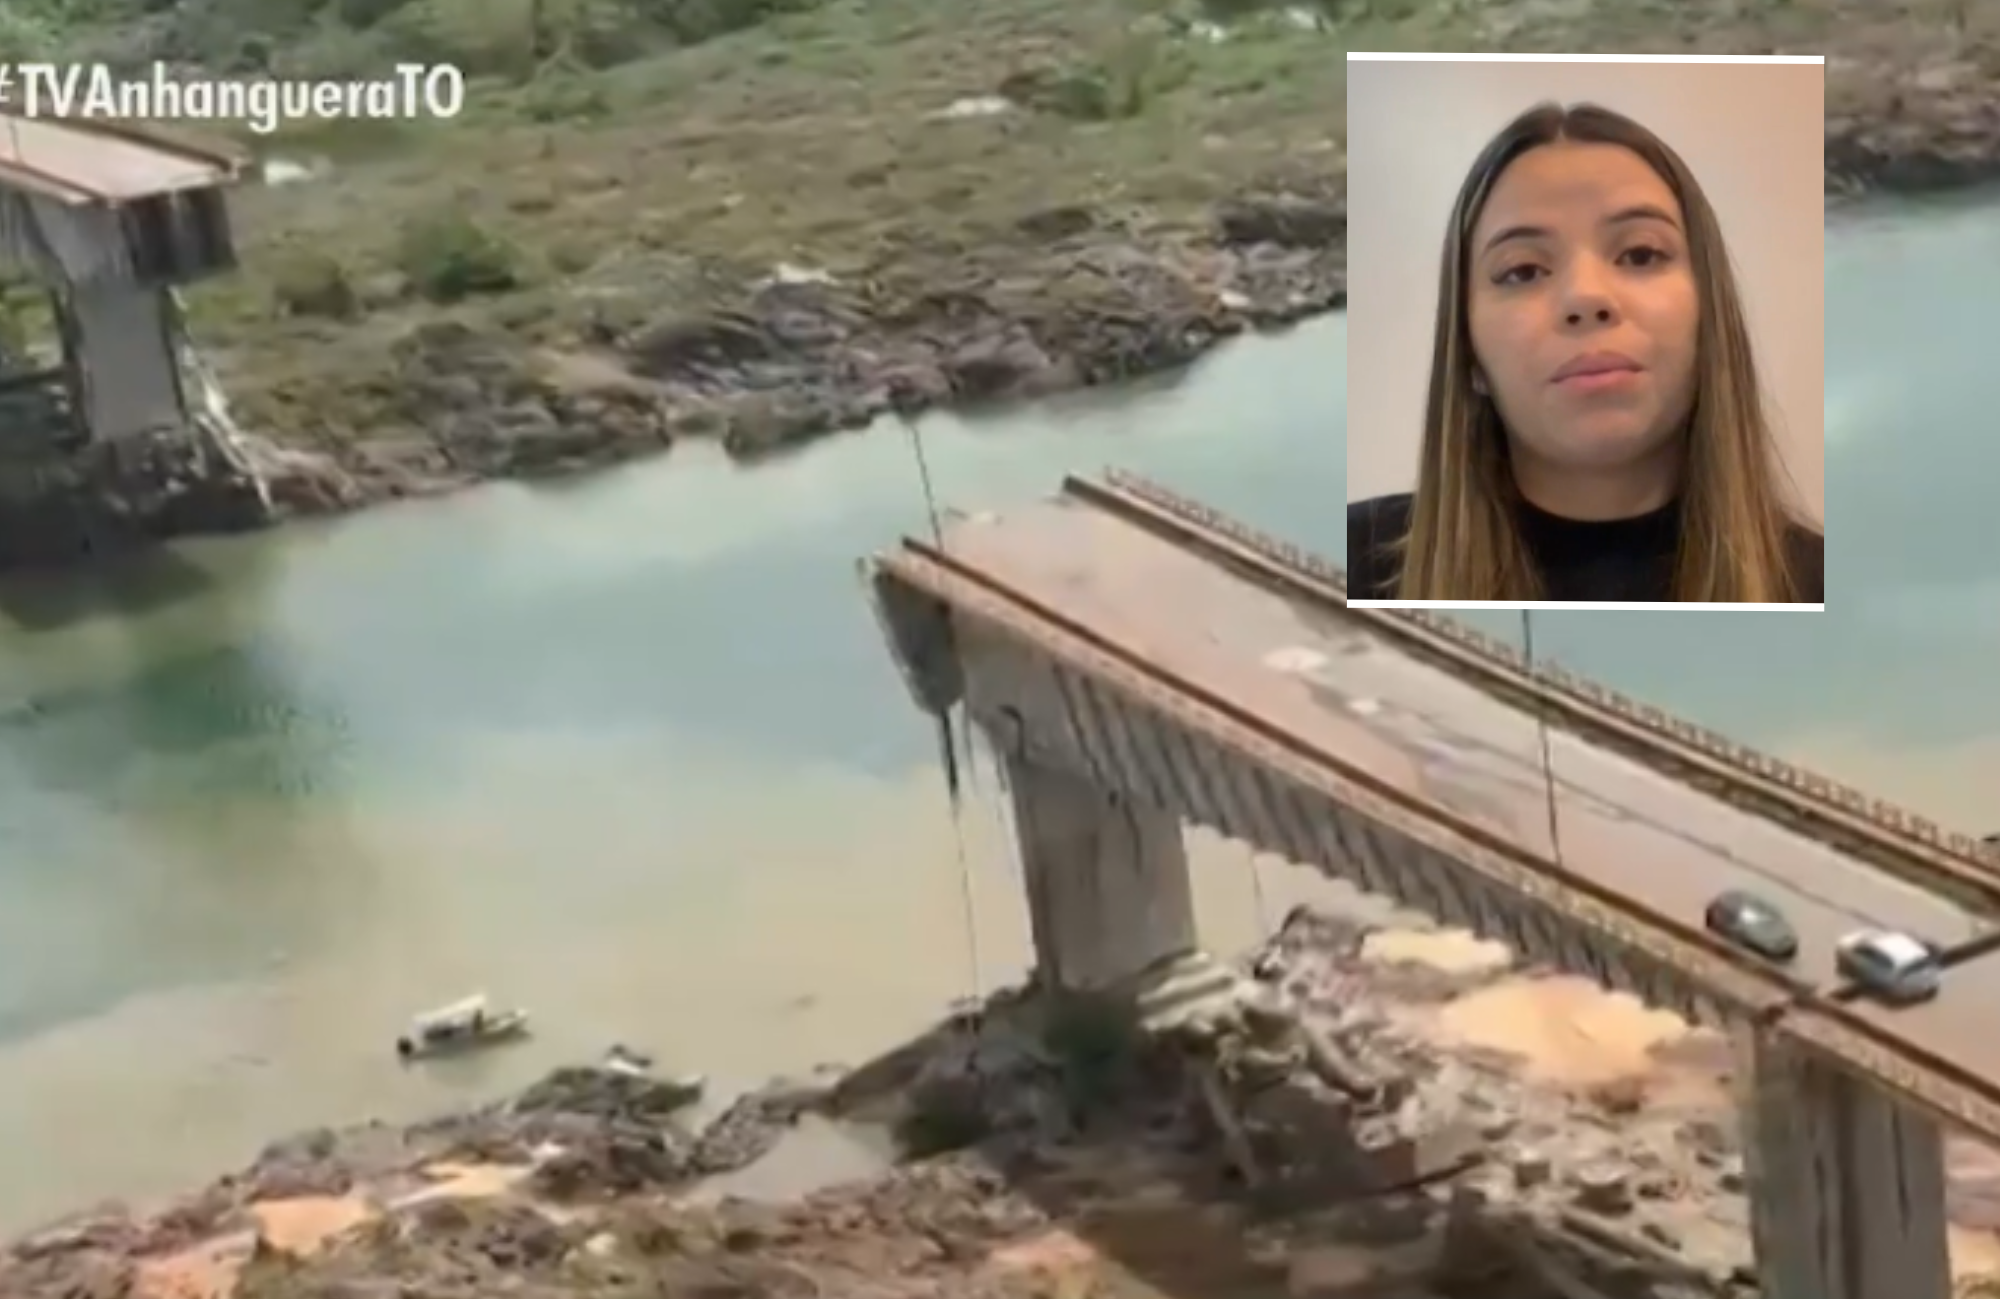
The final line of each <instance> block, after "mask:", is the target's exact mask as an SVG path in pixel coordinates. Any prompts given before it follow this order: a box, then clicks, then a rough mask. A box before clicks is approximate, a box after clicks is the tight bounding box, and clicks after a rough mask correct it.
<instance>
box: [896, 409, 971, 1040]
mask: <svg viewBox="0 0 2000 1299" xmlns="http://www.w3.org/2000/svg"><path fill="white" fill-rule="evenodd" d="M899 396H900V395H899ZM896 418H898V419H900V420H901V421H902V422H903V429H904V431H905V432H907V433H908V434H909V436H910V450H911V452H912V453H913V454H914V455H915V457H916V461H917V480H918V482H919V483H920V484H921V485H922V487H923V492H924V510H925V513H927V514H928V515H929V516H930V525H931V540H932V543H933V544H935V545H936V546H937V548H938V550H940V551H942V550H943V549H944V520H943V517H942V516H941V515H940V513H939V511H938V503H937V491H936V488H935V487H934V486H933V485H932V482H931V466H930V460H929V458H928V457H926V456H925V455H924V436H923V432H922V431H921V430H920V429H919V428H918V427H917V421H916V419H915V412H914V409H913V407H912V405H911V403H910V402H909V401H908V400H907V399H906V398H904V399H898V400H896ZM952 714H953V710H952V709H950V708H945V709H942V710H940V711H939V713H938V715H937V724H938V758H939V761H940V762H941V763H942V765H943V767H944V784H945V796H946V797H947V798H949V799H950V800H951V830H952V838H953V840H954V843H955V846H956V849H957V853H958V888H959V905H960V910H961V911H962V913H963V915H962V920H963V923H964V925H965V948H966V960H967V962H968V963H969V965H970V967H971V968H970V970H969V971H968V978H967V982H968V983H969V984H970V986H971V993H970V1001H971V1005H970V1007H969V1009H968V1011H967V1012H966V1015H965V1018H966V1021H967V1023H968V1024H971V1025H975V1026H976V1025H977V1023H978V1021H979V1019H980V1017H981V1015H982V1014H983V1012H984V1010H985V1006H986V989H985V963H984V962H983V961H982V960H981V959H980V952H979V908H978V902H977V898H976V893H977V890H976V888H975V886H974V882H973V878H972V855H971V853H970V851H969V850H968V848H967V846H966V841H965V787H966V784H967V783H968V782H967V779H966V778H967V776H969V775H970V774H971V772H972V771H973V757H972V735H971V730H972V728H971V727H970V726H967V727H964V728H963V730H964V731H965V735H964V737H963V742H962V747H961V739H960V736H959V730H960V729H961V728H959V727H955V726H953V725H952Z"/></svg>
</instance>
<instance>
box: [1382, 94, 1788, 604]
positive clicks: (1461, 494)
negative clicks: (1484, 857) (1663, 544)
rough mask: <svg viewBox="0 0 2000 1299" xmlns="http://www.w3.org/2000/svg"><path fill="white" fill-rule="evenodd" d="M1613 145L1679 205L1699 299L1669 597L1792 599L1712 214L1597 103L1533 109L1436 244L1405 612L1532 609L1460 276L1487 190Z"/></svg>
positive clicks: (1782, 523)
mask: <svg viewBox="0 0 2000 1299" xmlns="http://www.w3.org/2000/svg"><path fill="white" fill-rule="evenodd" d="M1565 140H1567V141H1575V142H1578V143H1589V144H1613V145H1618V146H1619V147H1621V148H1625V149H1629V150H1631V151H1632V152H1633V153H1635V154H1637V155H1639V157H1640V158H1641V159H1643V160H1644V161H1645V163H1646V165H1647V166H1649V167H1651V168H1652V169H1653V171H1654V172H1655V173H1657V174H1658V175H1659V177H1660V179H1661V180H1663V181H1664V182H1666V184H1667V186H1668V188H1669V189H1671V190H1672V191H1673V193H1674V197H1675V198H1676V199H1678V200H1679V201H1680V205H1681V212H1682V215H1683V217H1684V218H1685V220H1686V222H1687V239H1688V253H1689V260H1690V262H1691V264H1692V267H1693V272H1694V278H1695V284H1696V287H1697V290H1698V296H1699V300H1700V315H1699V321H1700V324H1699V330H1698V333H1697V336H1696V348H1695V371H1694V375H1695V400H1694V408H1693V413H1692V414H1691V415H1690V416H1689V419H1688V426H1687V431H1686V434H1685V438H1686V451H1685V455H1684V464H1683V469H1682V475H1681V495H1680V502H1681V505H1680V508H1681V521H1680V543H1679V551H1678V553H1677V554H1676V556H1675V560H1674V568H1673V599H1675V600H1679V601H1713V602H1735V603H1771V604H1782V603H1786V602H1788V601H1792V600H1796V599H1798V598H1799V593H1798V591H1797V590H1796V582H1795V580H1794V576H1793V574H1792V573H1791V571H1790V568H1789V566H1788V565H1787V563H1786V535H1787V531H1788V528H1789V527H1790V526H1791V525H1792V523H1793V518H1792V514H1791V511H1790V510H1789V509H1788V508H1787V506H1786V504H1785V499H1786V498H1785V493H1784V491H1783V478H1782V469H1781V467H1780V465H1779V463H1778V461H1777V460H1776V458H1775V456H1774V454H1773V452H1772V446H1771V433H1770V428H1769V426H1768V424H1767V422H1766V419H1765V414H1764V407H1763V398H1762V390H1761V389H1760V387H1759V386H1758V382H1757V369H1756V359H1755V357H1754V356H1753V355H1752V354H1751V350H1750V331H1749V329H1748V327H1747V326H1746V324H1745V323H1744V318H1743V303H1742V298H1741V296H1740V295H1739V294H1738V292H1737V288H1736V277H1735V276H1734V274H1732V272H1731V270H1730V266H1729V256H1728V253H1727V251H1726V250H1725V248H1724V246H1723V241H1722V229H1721V226H1720V224H1719V223H1718V222H1717V221H1716V217H1715V210H1714V209H1713V208H1711V207H1710V206H1709V204H1708V199H1707V197H1706V196H1705V195H1704V194H1703V193H1702V191H1701V186H1700V185H1698V184H1697V183H1696V182H1695V178H1694V175H1693V173H1691V172H1690V171H1689V170H1688V168H1687V164H1686V163H1684V162H1682V161H1681V159H1680V156H1679V155H1678V154H1676V153H1675V152H1674V151H1673V150H1672V149H1671V148H1669V147H1668V146H1667V144H1666V143H1665V142H1664V141H1662V140H1661V139H1660V138H1659V137H1657V136H1655V135H1654V134H1653V133H1652V132H1651V131H1648V130H1647V129H1646V128H1645V127H1643V126H1640V125H1639V124H1638V123H1637V122H1634V121H1632V120H1631V119H1630V118H1627V117H1624V116H1621V115H1620V114H1618V113H1614V112H1612V111H1611V110H1610V109H1607V108H1601V107H1599V106H1597V105H1595V104H1576V105H1572V106H1570V107H1567V108H1565V107H1564V106H1562V105H1561V104H1556V103H1545V104H1538V105H1536V106H1535V107H1534V108H1531V109H1529V110H1528V111H1527V112H1525V113H1523V114H1521V115H1520V116H1519V117H1517V118H1515V119H1514V120H1513V121H1512V122H1511V123H1509V124H1508V125H1507V127H1506V129H1504V130H1502V131H1501V132H1500V134H1498V135H1497V136H1495V137H1494V138H1493V140H1492V141H1491V142H1490V143H1489V144H1488V145H1487V146H1486V148H1485V150H1484V151H1483V152H1481V153H1480V155H1479V157H1478V159H1477V160H1476V161H1474V163H1473V164H1472V170H1471V171H1470V172H1469V173H1468V174H1467V176H1466V178H1465V184H1464V185H1463V186H1462V187H1461V188H1460V190H1459V192H1458V201H1457V203H1456V204H1454V206H1453V208H1452V214H1451V224H1450V226H1449V227H1448V229H1447V230H1446V232H1445V242H1444V260H1443V268H1442V271H1441V274H1440V276H1439V282H1438V310H1437V336H1436V342H1435V345H1434V347H1433V350H1432V354H1431V382H1430V394H1429V398H1428V401H1427V403H1426V408H1425V411H1424V444H1423V458H1422V462H1421V465H1420V467H1419V472H1418V479H1417V490H1416V497H1415V500H1414V501H1413V502H1412V505H1411V510H1410V530H1409V533H1408V534H1407V535H1406V536H1405V537H1404V538H1403V539H1402V542H1401V559H1402V563H1401V572H1400V574H1399V575H1398V578H1397V583H1396V595H1397V597H1398V598H1399V599H1404V600H1531V599H1535V598H1536V597H1538V596H1539V595H1540V594H1541V590H1540V579H1539V577H1538V575H1537V573H1536V571H1535V565H1534V562H1533V560H1532V558H1531V557H1530V556H1529V554H1528V548H1527V544H1526V543H1525V542H1524V541H1523V540H1522V538H1521V536H1520V533H1519V531H1518V530H1517V527H1516V523H1515V518H1516V515H1515V506H1516V500H1517V496H1518V492H1517V489H1516V487H1515V485H1514V478H1513V473H1512V471H1511V469H1510V468H1509V465H1508V449H1507V435H1506V430H1505V429H1504V428H1503V427H1502V426H1501V422H1500V414H1499V411H1498V410H1497V409H1496V408H1495V407H1494V405H1493V402H1492V401H1491V400H1490V399H1489V398H1487V397H1483V396H1481V395H1480V394H1479V393H1478V392H1477V391H1475V390H1474V388H1473V383H1472V376H1473V352H1472V335H1471V330H1470V326H1469V324H1468V311H1467V277H1468V274H1469V259H1470V244H1471V240H1472V231H1473V227H1474V226H1475V225H1476V224H1477V223H1478V221H1479V217H1480V214H1481V212H1482V211H1483V210H1484V209H1485V206H1486V201H1487V198H1488V196H1489V195H1490V194H1491V193H1492V190H1493V185H1494V183H1495V181H1497V180H1498V179H1499V177H1500V174H1501V173H1502V172H1503V171H1505V170H1506V169H1507V167H1508V165H1509V164H1510V163H1512V162H1513V161H1514V160H1515V159H1516V158H1518V157H1520V156H1521V155H1522V154H1524V153H1526V152H1527V151H1528V150H1530V149H1534V148H1538V147H1540V146H1542V145H1545V144H1553V143H1555V142H1557V141H1565Z"/></svg>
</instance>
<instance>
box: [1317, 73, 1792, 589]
mask: <svg viewBox="0 0 2000 1299" xmlns="http://www.w3.org/2000/svg"><path fill="white" fill-rule="evenodd" d="M1347 539H1348V564H1349V573H1348V579H1349V586H1350V591H1351V592H1352V594H1353V595H1355V596H1356V597H1357V598H1361V599H1402V600H1603V601H1715V602H1724V601H1727V602H1744V603H1757V604H1782V603H1806V604H1818V603H1820V602H1821V601H1822V600H1823V598H1824V597H1823V566H1824V549H1825V542H1824V538H1823V537H1822V536H1821V535H1820V533H1819V532H1818V531H1817V530H1816V529H1814V528H1812V527H1811V526H1809V525H1807V524H1805V523H1803V522H1801V521H1800V520H1799V519H1797V518H1796V517H1794V515H1793V514H1792V513H1791V512H1790V510H1789V509H1788V508H1787V506H1786V503H1785V494H1784V491H1783V485H1782V470H1781V468H1780V466H1779V463H1778V461H1777V458H1776V456H1775V454H1774V452H1773V448H1772V444H1771V432H1770V428H1769V426H1768V424H1767V423H1766V420H1765V415H1764V408H1763V404H1762V395H1761V393H1760V391H1759V389H1758V385H1757V376H1756V366H1755V362H1754V359H1753V358H1752V356H1751V353H1750V337H1749V331H1748V329H1747V328H1746V327H1745V324H1744V319H1743V306H1742V302H1741V299H1740V298H1739V296H1738V294H1737V290H1736V282H1735V278H1734V277H1733V275H1732V274H1731V272H1730V268H1729V258H1728V254H1727V252H1726V251H1725V249H1724V247H1723V243H1722V232H1721V230H1720V228H1719V227H1718V225H1717V223H1716V218H1715V213H1714V211H1713V210H1712V209H1711V208H1710V207H1709V205H1708V200H1707V199H1706V198H1705V197H1703V195H1702V192H1701V187H1700V186H1699V185H1697V184H1696V183H1695V179H1694V177H1693V176H1692V175H1691V174H1690V173H1689V172H1688V169H1687V165H1686V164H1685V163H1683V162H1682V161H1681V159H1680V157H1679V156H1678V155H1676V154H1675V153H1674V151H1673V150H1672V149H1670V148H1668V147H1667V146H1666V144H1664V143H1663V142H1661V141H1660V140H1659V139H1658V138H1657V137H1655V136H1654V135H1653V134H1652V133H1651V132H1649V131H1647V130H1646V129H1645V128H1644V127H1642V126H1640V125H1639V124H1638V123H1636V122H1633V121H1631V120H1630V119H1628V118H1625V117H1622V116H1620V115H1619V114H1617V113H1614V112H1611V111H1610V110H1608V109H1604V108H1599V107H1597V106H1595V105H1589V104H1583V105H1577V106H1575V107H1571V108H1564V107H1562V106H1561V105H1558V104H1552V103H1551V104H1543V105H1540V106H1538V107H1535V108H1532V109H1530V110H1529V111H1527V112H1526V113H1523V114H1522V115H1521V116H1520V117H1518V118H1516V119H1515V120H1514V121H1513V122H1512V123H1511V124H1510V125H1509V126H1508V127H1507V128H1506V129H1505V130H1503V131H1501V132H1500V134H1499V135H1498V136H1497V137H1495V138H1494V140H1493V142H1492V143H1490V144H1488V145H1487V146H1486V149H1485V151H1484V152H1482V153H1481V154H1480V155H1479V158H1478V160H1477V161H1475V162H1474V163H1473V165H1472V172H1471V174H1470V175H1468V176H1467V177H1466V179H1465V184H1464V186H1463V187H1462V188H1461V189H1460V190H1459V195H1458V201H1457V203H1456V205H1455V206H1454V208H1453V211H1452V218H1451V225H1450V228H1449V230H1448V232H1447V233H1446V236H1445V248H1444V265H1443V271H1442V278H1441V281H1440V284H1439V287H1438V317H1437V337H1436V343H1435V347H1434V350H1433V352H1432V356H1431V382H1430V394H1429V400H1428V403H1427V407H1426V410H1425V413H1424V442H1423V459H1422V463H1421V465H1420V467H1419V472H1418V478H1417V490H1416V492H1415V493H1414V494H1413V495H1399V496H1382V497H1377V498H1375V499H1374V500H1369V501H1362V502H1359V503H1358V504H1353V505H1350V506H1348V510H1347Z"/></svg>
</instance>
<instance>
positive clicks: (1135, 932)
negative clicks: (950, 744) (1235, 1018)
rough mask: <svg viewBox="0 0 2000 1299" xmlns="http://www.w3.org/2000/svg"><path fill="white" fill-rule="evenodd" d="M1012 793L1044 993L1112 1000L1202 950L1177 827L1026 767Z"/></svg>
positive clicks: (1085, 784) (1049, 771)
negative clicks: (1111, 995)
mask: <svg viewBox="0 0 2000 1299" xmlns="http://www.w3.org/2000/svg"><path fill="white" fill-rule="evenodd" d="M1007 788H1008V792H1009V795H1010V797H1011V798H1012V801H1013V810H1014V833H1015V837H1016V839H1017V840H1018V846H1019V851H1020V856H1021V868H1022V873H1023V875H1024V877H1025V879H1026V886H1027V893H1028V916H1029V923H1030V925H1031V927H1032V929H1033V932H1034V940H1035V963H1036V967H1037V970H1038V972H1039V975H1040V978H1041V981H1042V985H1043V986H1044V987H1045V988H1048V989H1051V990H1058V989H1059V990H1062V991H1068V992H1086V993H1099V992H1108V991H1111V990H1113V989H1118V988H1123V987H1128V986H1130V985H1131V984H1132V983H1133V981H1134V980H1136V979H1138V978H1139V977H1140V976H1142V975H1144V974H1146V973H1147V972H1148V971H1152V970H1157V969H1160V968H1163V967H1165V966H1167V965H1169V964H1170V963H1172V962H1173V961H1174V960H1175V959H1176V958H1182V957H1187V956H1190V955H1192V954H1193V953H1195V952H1197V951H1198V949H1199V941H1198V938H1197V934H1196V927H1195V914H1194V890H1193V884H1192V881H1191V880H1190V879H1189V877H1188V859H1187V848H1186V846H1185V845H1184V843H1183V842H1182V840H1181V825H1180V821H1179V820H1178V819H1177V818H1175V817H1174V816H1173V815H1172V814H1170V813H1168V812H1165V811H1162V810H1161V809H1158V808H1155V807H1150V806H1147V805H1143V804H1140V803H1135V802H1133V801H1131V800H1129V799H1125V798H1122V797H1120V796H1119V795H1118V794H1116V793H1114V792H1112V791H1110V790H1106V789H1103V788H1101V787H1099V786H1098V785H1096V784H1093V783H1092V782H1090V781H1088V780H1086V779H1083V778H1082V777H1080V776H1076V775H1073V774H1071V773H1070V772H1067V771H1062V770H1059V769H1057V768H1054V767H1049V766H1044V765H1042V764H1040V763H1036V762H1033V761H1031V760H1027V759H1013V760H1009V761H1008V763H1007Z"/></svg>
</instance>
